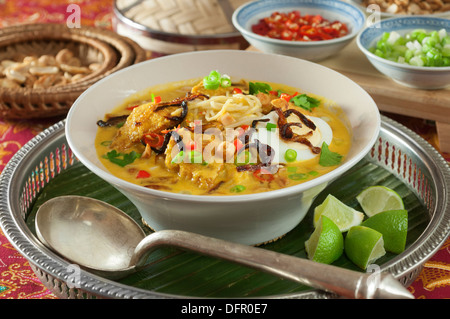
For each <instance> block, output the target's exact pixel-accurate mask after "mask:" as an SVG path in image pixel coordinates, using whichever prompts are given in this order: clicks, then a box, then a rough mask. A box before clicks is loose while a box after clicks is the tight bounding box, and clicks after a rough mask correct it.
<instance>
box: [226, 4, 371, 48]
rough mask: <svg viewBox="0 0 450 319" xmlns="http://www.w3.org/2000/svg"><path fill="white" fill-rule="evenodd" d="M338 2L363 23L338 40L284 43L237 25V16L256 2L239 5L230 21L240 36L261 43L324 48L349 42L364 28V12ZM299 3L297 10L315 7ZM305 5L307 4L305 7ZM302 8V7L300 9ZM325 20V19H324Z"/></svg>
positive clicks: (353, 6)
mask: <svg viewBox="0 0 450 319" xmlns="http://www.w3.org/2000/svg"><path fill="white" fill-rule="evenodd" d="M322 1H323V2H328V3H330V4H332V3H333V2H334V1H328V0H322ZM338 1H339V2H341V4H342V5H344V6H348V7H349V8H351V9H353V10H355V11H356V12H358V13H359V14H360V16H361V18H362V19H363V23H362V25H361V27H360V28H356V26H355V25H353V24H352V32H351V33H349V34H347V35H346V36H343V37H340V38H336V39H330V40H323V41H308V42H306V41H305V42H302V41H286V40H279V39H273V38H269V37H264V36H262V35H259V34H256V33H254V32H252V31H250V30H248V29H246V28H244V27H243V26H242V25H241V24H239V23H238V15H239V14H240V13H241V11H242V10H244V9H246V8H247V7H248V6H251V5H252V4H253V3H254V2H257V1H251V2H248V3H245V4H243V5H241V6H240V7H239V8H237V9H236V10H235V11H234V13H233V15H232V17H231V20H232V22H233V25H234V27H235V28H236V29H238V30H239V32H241V33H242V35H245V36H247V37H249V38H253V39H256V40H259V41H262V42H267V43H271V44H274V45H283V46H290V47H299V48H300V47H310V46H326V45H330V44H335V43H341V42H345V41H346V40H350V39H352V38H353V37H355V36H356V35H357V34H358V33H359V32H360V31H361V30H362V29H363V27H364V24H365V21H366V16H365V14H364V12H363V11H362V10H361V9H360V8H358V7H357V6H355V5H353V4H350V3H347V2H344V1H341V0H338ZM282 2H283V1H282V0H280V5H282V4H283V3H282ZM300 2H301V3H299V4H298V5H295V6H297V7H298V8H299V9H301V8H311V7H313V6H314V5H315V2H308V3H306V2H305V3H304V2H303V1H302V0H300ZM305 4H308V5H307V6H306V5H305ZM302 6H303V7H302ZM289 7H292V5H290V4H289ZM317 8H318V9H322V8H320V7H319V6H317ZM323 10H324V11H329V10H327V9H326V8H323ZM280 11H282V9H280ZM325 18H326V17H325Z"/></svg>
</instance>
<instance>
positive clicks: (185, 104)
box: [155, 92, 209, 123]
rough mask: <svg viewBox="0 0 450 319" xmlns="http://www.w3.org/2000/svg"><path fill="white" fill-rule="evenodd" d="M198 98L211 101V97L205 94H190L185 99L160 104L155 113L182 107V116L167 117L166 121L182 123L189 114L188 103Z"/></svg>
mask: <svg viewBox="0 0 450 319" xmlns="http://www.w3.org/2000/svg"><path fill="white" fill-rule="evenodd" d="M197 98H203V99H209V96H207V95H205V94H192V93H190V92H189V93H188V94H187V95H186V96H185V97H184V98H176V99H175V100H172V101H169V102H159V103H158V106H157V107H156V108H155V112H158V111H160V110H163V109H165V108H167V107H172V106H181V108H182V112H181V115H180V116H166V119H168V120H171V121H175V122H177V123H181V122H183V120H184V119H185V117H186V115H187V113H188V102H189V101H193V100H195V99H197Z"/></svg>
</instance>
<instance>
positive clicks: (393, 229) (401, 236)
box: [361, 209, 408, 254]
mask: <svg viewBox="0 0 450 319" xmlns="http://www.w3.org/2000/svg"><path fill="white" fill-rule="evenodd" d="M361 226H366V227H369V228H372V229H375V230H376V231H378V232H380V233H381V234H383V240H384V249H386V250H387V251H390V252H392V253H395V254H400V253H401V252H403V251H404V250H405V246H406V236H407V232H408V212H407V211H406V210H404V209H399V210H388V211H385V212H381V213H378V214H376V215H374V216H372V217H370V218H368V219H367V220H366V221H364V222H363V223H362V224H361Z"/></svg>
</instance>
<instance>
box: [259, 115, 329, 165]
mask: <svg viewBox="0 0 450 319" xmlns="http://www.w3.org/2000/svg"><path fill="white" fill-rule="evenodd" d="M306 117H307V118H308V119H309V120H311V121H312V122H313V123H314V124H315V125H316V129H315V130H314V131H313V133H312V135H310V136H308V137H307V139H308V140H309V142H310V143H311V144H312V145H313V146H317V147H321V146H322V144H323V142H325V143H327V144H328V145H329V144H330V143H331V141H332V140H333V131H332V129H331V127H330V126H329V125H328V123H327V122H325V121H324V120H322V119H321V118H318V117H315V116H306ZM264 119H268V121H267V122H262V121H261V122H258V124H257V125H256V126H255V128H256V133H255V134H253V136H252V140H253V141H254V140H255V139H258V140H259V141H260V142H261V143H263V144H267V145H270V146H271V147H272V149H273V150H274V151H275V157H274V159H273V161H272V163H274V164H276V163H287V161H286V159H285V156H284V155H285V154H286V151H287V150H289V149H291V150H294V151H295V152H296V153H297V158H296V160H297V161H304V160H308V159H311V158H314V157H316V156H318V155H319V154H314V153H313V152H312V151H311V149H310V147H309V146H307V145H305V144H302V143H299V142H291V141H288V140H285V139H283V138H281V137H280V134H279V133H280V132H279V128H278V127H277V128H276V129H272V130H268V129H267V123H272V124H275V125H277V122H278V115H277V114H276V112H274V111H273V112H270V113H269V114H267V115H265V116H264V117H262V118H261V120H264ZM287 121H288V122H289V123H295V122H299V118H298V117H297V116H296V115H294V114H291V115H290V116H289V117H288V118H287ZM291 129H292V131H293V132H294V133H295V134H299V135H304V134H307V133H308V132H310V131H311V129H310V128H308V127H307V126H306V125H304V124H303V125H302V127H297V126H291Z"/></svg>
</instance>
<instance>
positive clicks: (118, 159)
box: [103, 150, 140, 167]
mask: <svg viewBox="0 0 450 319" xmlns="http://www.w3.org/2000/svg"><path fill="white" fill-rule="evenodd" d="M103 157H104V158H106V159H108V160H110V161H111V162H112V163H114V164H117V165H119V166H121V167H124V166H126V165H128V164H131V163H133V162H134V160H135V159H137V158H139V157H140V154H138V153H137V152H135V151H132V152H130V153H126V154H123V153H118V152H117V151H116V150H112V151H110V152H108V153H106V154H105V155H104V156H103Z"/></svg>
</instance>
